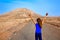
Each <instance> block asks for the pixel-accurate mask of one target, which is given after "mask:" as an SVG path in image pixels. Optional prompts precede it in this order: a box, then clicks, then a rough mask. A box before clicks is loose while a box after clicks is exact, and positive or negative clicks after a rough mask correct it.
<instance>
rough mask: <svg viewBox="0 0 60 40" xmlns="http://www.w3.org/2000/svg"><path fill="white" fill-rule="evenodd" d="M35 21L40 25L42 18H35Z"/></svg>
mask: <svg viewBox="0 0 60 40" xmlns="http://www.w3.org/2000/svg"><path fill="white" fill-rule="evenodd" d="M36 21H37V22H38V24H39V26H40V27H42V20H41V19H40V18H37V20H36Z"/></svg>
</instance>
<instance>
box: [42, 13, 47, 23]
mask: <svg viewBox="0 0 60 40" xmlns="http://www.w3.org/2000/svg"><path fill="white" fill-rule="evenodd" d="M47 16H48V13H46V16H45V17H44V19H43V20H42V24H44V22H45V20H46V17H47Z"/></svg>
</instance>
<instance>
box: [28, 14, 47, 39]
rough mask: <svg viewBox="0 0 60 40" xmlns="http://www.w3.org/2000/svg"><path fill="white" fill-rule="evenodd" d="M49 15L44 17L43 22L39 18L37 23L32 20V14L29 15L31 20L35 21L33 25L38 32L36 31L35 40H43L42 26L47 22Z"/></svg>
mask: <svg viewBox="0 0 60 40" xmlns="http://www.w3.org/2000/svg"><path fill="white" fill-rule="evenodd" d="M47 15H48V13H46V16H45V17H44V19H43V20H41V19H40V18H37V20H36V23H35V22H34V20H33V19H32V16H31V14H29V16H30V18H31V20H32V21H33V23H34V24H35V27H36V30H35V40H42V35H41V34H42V32H41V31H42V24H43V23H44V21H45V20H46V17H47Z"/></svg>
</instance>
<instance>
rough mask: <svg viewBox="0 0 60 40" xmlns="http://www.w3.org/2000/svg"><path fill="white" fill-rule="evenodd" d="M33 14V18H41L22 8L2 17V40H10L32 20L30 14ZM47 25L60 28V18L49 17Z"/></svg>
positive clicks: (0, 39)
mask: <svg viewBox="0 0 60 40" xmlns="http://www.w3.org/2000/svg"><path fill="white" fill-rule="evenodd" d="M29 13H31V14H32V17H33V18H37V16H38V17H40V15H37V14H36V13H34V12H32V11H31V10H28V9H25V8H22V9H16V10H14V11H12V12H9V13H6V14H4V15H0V40H8V39H7V38H9V37H10V36H11V35H12V34H13V32H15V31H18V30H20V29H22V28H23V27H24V26H25V25H26V24H27V23H28V22H29V20H30V18H29V16H28V14H29ZM47 23H49V24H52V23H53V24H54V25H58V26H60V25H59V24H60V17H55V18H54V17H53V18H51V17H48V18H47Z"/></svg>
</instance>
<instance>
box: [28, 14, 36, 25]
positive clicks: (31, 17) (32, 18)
mask: <svg viewBox="0 0 60 40" xmlns="http://www.w3.org/2000/svg"><path fill="white" fill-rule="evenodd" d="M29 17H30V18H31V20H32V21H33V23H34V24H36V22H35V21H34V20H33V18H32V16H31V14H29Z"/></svg>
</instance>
